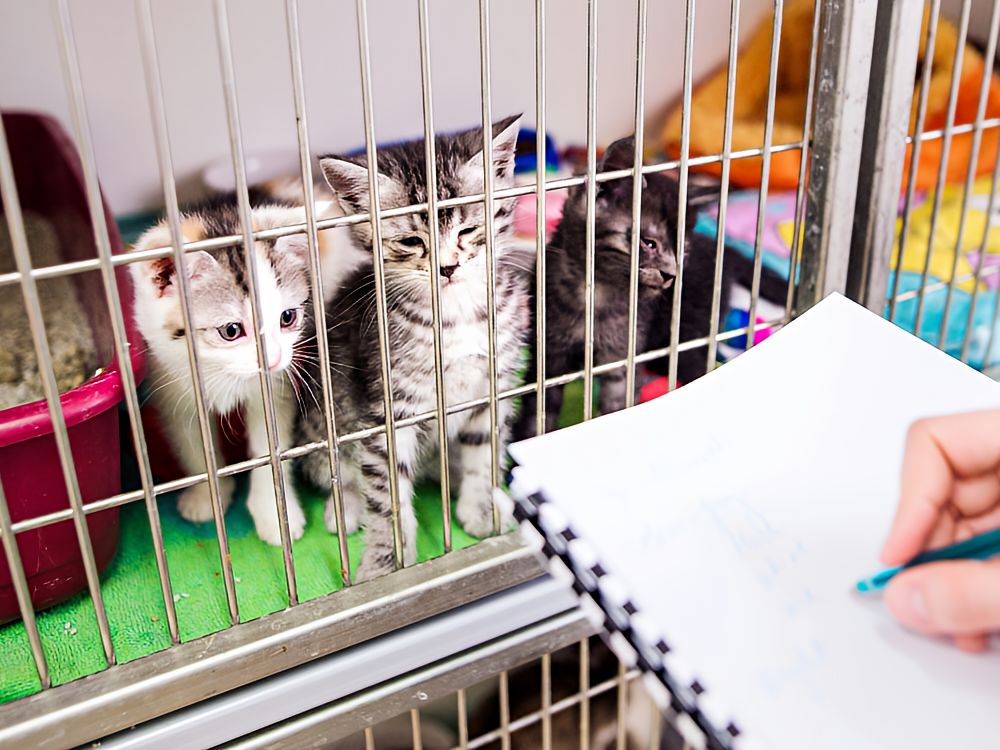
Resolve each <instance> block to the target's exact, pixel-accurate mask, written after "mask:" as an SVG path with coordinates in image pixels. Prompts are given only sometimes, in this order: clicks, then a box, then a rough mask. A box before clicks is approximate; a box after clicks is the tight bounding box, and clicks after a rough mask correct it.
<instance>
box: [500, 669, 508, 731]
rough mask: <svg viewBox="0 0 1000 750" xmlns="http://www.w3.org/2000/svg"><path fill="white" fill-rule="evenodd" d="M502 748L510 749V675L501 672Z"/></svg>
mask: <svg viewBox="0 0 1000 750" xmlns="http://www.w3.org/2000/svg"><path fill="white" fill-rule="evenodd" d="M500 750H510V675H509V674H508V673H507V670H504V671H503V672H501V673H500Z"/></svg>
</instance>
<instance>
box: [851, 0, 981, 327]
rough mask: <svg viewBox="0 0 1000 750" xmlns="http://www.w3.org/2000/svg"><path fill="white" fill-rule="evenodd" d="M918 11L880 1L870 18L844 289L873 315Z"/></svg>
mask: <svg viewBox="0 0 1000 750" xmlns="http://www.w3.org/2000/svg"><path fill="white" fill-rule="evenodd" d="M922 15H923V2H921V1H920V0H904V1H903V2H895V3H880V4H879V7H878V15H877V19H876V26H875V44H874V45H873V53H872V68H871V79H870V80H871V86H870V88H869V89H868V104H867V112H866V117H865V133H864V139H863V141H862V145H861V150H862V156H861V164H860V172H859V174H858V190H857V196H858V197H857V202H856V206H857V210H856V212H855V217H854V230H853V235H852V237H851V261H850V265H849V266H848V269H847V295H848V296H849V297H851V298H852V299H855V300H857V301H858V302H861V303H862V304H864V305H865V306H867V307H868V308H869V309H870V310H872V312H875V313H877V314H879V315H881V314H882V313H883V312H884V311H885V297H886V290H887V288H888V285H889V270H890V266H891V264H892V249H893V239H894V237H895V233H896V220H897V217H898V215H899V190H900V186H901V184H902V178H903V161H904V160H905V158H906V131H907V129H908V128H909V116H910V107H911V105H912V104H913V101H912V100H913V72H914V70H915V69H916V64H917V50H918V48H919V46H920V19H921V16H922ZM984 80H986V81H987V82H988V81H989V77H988V76H987V77H986V78H985V79H984Z"/></svg>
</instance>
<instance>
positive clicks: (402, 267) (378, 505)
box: [300, 117, 530, 580]
mask: <svg viewBox="0 0 1000 750" xmlns="http://www.w3.org/2000/svg"><path fill="white" fill-rule="evenodd" d="M519 121H520V118H519V117H511V118H508V119H505V120H503V121H501V122H498V123H496V124H494V126H493V164H494V169H495V173H494V174H495V180H494V184H495V186H496V187H497V188H503V187H508V186H510V185H511V184H512V183H513V168H514V146H515V142H516V140H517V132H518V123H519ZM436 146H437V179H438V195H439V198H441V199H445V198H453V197H457V196H461V195H472V194H475V193H481V192H482V191H483V162H482V158H483V157H482V130H481V129H478V128H477V129H474V130H469V131H466V132H463V133H459V134H457V135H450V136H438V137H437V139H436ZM320 164H321V166H322V168H323V173H324V174H325V176H326V179H327V181H328V182H329V184H330V187H331V188H332V189H333V192H334V194H335V195H336V196H337V198H338V200H339V201H340V202H341V203H342V204H343V208H344V209H345V210H346V211H348V212H349V213H354V212H367V211H368V210H369V200H368V197H369V196H368V169H367V160H366V158H365V157H364V156H351V157H335V156H327V157H324V158H322V159H321V160H320ZM378 175H379V196H380V200H381V204H382V208H383V209H391V208H394V207H399V206H407V205H411V204H418V203H424V202H426V200H427V197H426V194H425V184H426V181H425V161H424V142H423V141H422V140H418V141H412V142H409V143H404V144H401V145H397V146H393V147H389V148H386V149H380V150H379V152H378ZM512 213H513V201H511V200H504V201H496V204H495V214H494V215H495V224H494V226H495V228H496V242H495V243H494V249H495V254H496V261H497V263H496V268H497V275H496V285H497V286H496V296H495V300H496V309H497V340H496V354H497V373H498V379H499V383H498V385H499V387H500V388H501V389H506V388H512V387H514V386H516V385H517V384H518V382H519V374H520V371H521V368H522V363H523V356H522V347H523V345H524V342H525V340H526V338H527V331H528V330H529V326H530V313H529V310H528V296H527V284H528V279H527V278H526V277H525V275H524V274H523V272H521V271H520V269H519V267H518V266H519V265H521V262H520V261H517V262H515V260H514V258H513V255H512V251H511V250H510V249H509V247H508V245H509V237H510V236H511V221H512ZM438 229H439V232H438V251H439V254H440V257H439V260H440V267H439V268H432V267H431V266H430V258H429V255H428V247H427V243H428V237H429V230H428V225H427V217H426V215H425V214H410V215H406V216H399V217H392V218H385V219H383V221H382V236H383V247H384V251H385V282H386V284H385V286H386V296H387V301H388V315H389V349H390V361H391V364H392V392H393V396H394V411H395V418H396V420H397V421H398V420H401V419H405V418H407V417H411V416H414V415H416V414H421V413H425V412H428V411H433V409H434V408H435V404H436V401H435V389H434V348H433V338H432V336H433V333H432V320H431V306H430V285H431V278H432V277H431V274H440V276H441V280H440V281H441V316H442V328H443V338H444V340H443V350H444V351H443V360H444V382H445V391H446V401H447V403H448V404H455V403H459V402H462V401H467V400H473V399H478V398H483V397H485V396H487V395H488V392H489V388H488V382H489V381H488V372H489V371H488V360H487V352H488V348H487V311H486V282H487V275H486V274H487V268H486V253H485V250H484V248H485V242H486V227H485V215H484V211H483V205H482V204H481V203H474V204H469V205H462V206H455V207H452V208H447V209H444V210H442V211H441V212H440V219H439V227H438ZM352 231H353V235H354V239H355V241H356V242H357V243H358V244H359V245H360V246H361V247H363V248H364V249H365V250H367V251H368V252H371V246H372V230H371V225H370V224H369V223H368V222H363V223H360V224H355V225H354V227H353V230H352ZM327 321H328V340H329V348H330V359H331V375H332V378H333V394H334V400H335V409H334V411H335V414H336V418H337V426H338V428H339V430H340V432H341V433H347V432H353V431H355V430H363V429H366V428H370V427H375V426H376V425H380V424H383V423H384V421H385V420H384V409H383V402H382V379H381V374H380V355H379V346H378V326H377V320H376V302H375V282H374V271H373V267H372V264H371V263H370V262H369V263H367V264H365V265H363V266H362V267H361V268H360V269H358V270H357V271H356V272H355V273H353V274H352V275H351V276H349V277H348V278H347V279H346V281H345V282H344V283H343V285H342V286H341V287H340V289H338V290H337V291H335V292H334V294H333V298H332V299H331V300H330V302H329V303H328V305H327ZM317 381H318V378H317ZM510 414H511V409H510V402H509V401H504V402H501V404H500V425H499V429H500V446H501V451H502V450H503V448H504V447H505V445H506V441H507V436H508V432H509V429H508V422H509V419H510ZM436 429H437V425H436V423H435V422H424V423H421V424H418V425H412V426H407V427H402V428H399V429H397V431H396V451H397V453H396V458H397V465H396V466H395V467H388V466H387V452H386V440H385V436H384V435H375V436H372V437H369V438H366V439H363V440H360V441H356V442H352V443H349V444H347V445H345V446H344V450H343V453H342V455H343V476H342V480H343V487H344V498H345V516H346V524H347V526H348V528H347V531H348V533H350V532H353V531H355V530H356V529H357V528H358V526H359V525H360V524H361V522H362V521H363V522H364V524H365V526H366V527H367V537H366V540H365V551H364V555H363V558H362V562H361V565H360V567H359V569H358V574H357V577H358V579H359V580H363V579H367V578H371V577H373V576H375V575H379V574H382V573H386V572H389V571H390V570H392V568H393V535H392V522H391V517H392V516H391V510H390V498H389V471H390V469H392V470H395V471H397V472H398V475H397V476H398V478H399V488H400V492H399V500H400V508H401V512H402V528H403V542H404V562H405V563H406V564H411V563H413V562H414V561H415V559H416V524H417V522H416V518H415V516H414V513H413V504H412V494H413V479H414V477H415V475H416V473H417V471H418V469H419V468H420V465H421V462H422V460H424V459H425V457H426V456H427V455H428V454H429V453H431V452H432V451H433V449H434V448H435V446H436V443H437V440H436ZM447 429H448V435H449V438H451V439H453V440H454V439H457V441H458V443H459V446H460V462H461V477H460V481H459V486H458V505H457V516H458V520H459V521H460V522H461V524H462V526H463V527H464V528H465V530H466V531H467V532H469V533H470V534H473V535H474V536H486V535H488V534H490V533H491V532H492V516H493V512H492V508H493V488H492V486H491V482H490V467H491V464H492V461H491V456H490V433H489V429H490V420H489V410H488V408H487V407H486V406H480V407H477V408H474V409H470V410H466V411H462V412H458V413H455V414H453V415H451V416H450V417H449V418H448V424H447ZM300 433H301V435H300V437H301V439H302V440H304V441H313V440H320V439H323V438H324V437H325V430H324V426H323V419H322V415H321V414H320V413H318V412H311V413H307V414H305V415H304V417H303V419H302V420H301V423H300ZM302 465H303V469H304V473H305V475H306V477H307V478H308V479H309V480H310V481H312V482H313V483H315V484H316V485H318V486H320V487H328V486H329V484H330V471H329V463H328V461H327V460H326V458H325V455H324V454H323V453H313V454H311V455H310V456H308V457H306V458H305V459H303V461H302ZM504 515H505V518H504V524H505V525H506V524H507V523H508V521H507V518H506V516H507V511H505V513H504ZM326 519H327V526H328V527H329V528H330V529H331V530H334V531H335V530H336V519H335V516H334V513H333V512H332V507H328V509H327V514H326Z"/></svg>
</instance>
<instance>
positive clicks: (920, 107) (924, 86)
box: [889, 0, 941, 321]
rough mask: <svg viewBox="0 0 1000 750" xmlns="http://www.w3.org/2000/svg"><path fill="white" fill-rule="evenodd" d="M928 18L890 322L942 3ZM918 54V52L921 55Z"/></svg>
mask: <svg viewBox="0 0 1000 750" xmlns="http://www.w3.org/2000/svg"><path fill="white" fill-rule="evenodd" d="M928 14H929V15H928V17H927V40H926V42H925V43H924V65H923V70H922V71H921V73H920V93H919V94H918V96H917V117H916V119H915V121H914V125H913V132H912V133H911V136H912V139H911V143H910V169H909V172H908V174H907V177H906V195H905V197H904V198H903V212H902V215H901V216H900V225H899V226H900V228H899V249H898V252H897V261H896V272H895V273H894V274H893V278H892V291H891V292H890V293H889V320H890V321H893V320H895V319H896V297H897V295H898V294H899V276H900V269H901V267H902V265H903V250H904V249H905V248H906V238H907V236H908V235H909V233H910V208H911V206H912V205H913V193H914V190H915V189H916V186H917V171H918V167H919V165H920V148H921V146H922V144H923V141H921V139H920V134H921V133H922V132H923V131H924V121H925V120H926V118H927V99H928V96H929V94H930V90H931V73H932V72H933V68H934V46H935V43H936V41H937V27H938V19H939V18H940V14H941V0H931V4H930V9H929V11H928ZM918 54H919V52H918Z"/></svg>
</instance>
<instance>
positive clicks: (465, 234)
mask: <svg viewBox="0 0 1000 750" xmlns="http://www.w3.org/2000/svg"><path fill="white" fill-rule="evenodd" d="M475 231H476V228H475V227H462V228H461V229H459V230H458V236H459V237H468V236H469V235H470V234H472V233H473V232H475Z"/></svg>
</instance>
